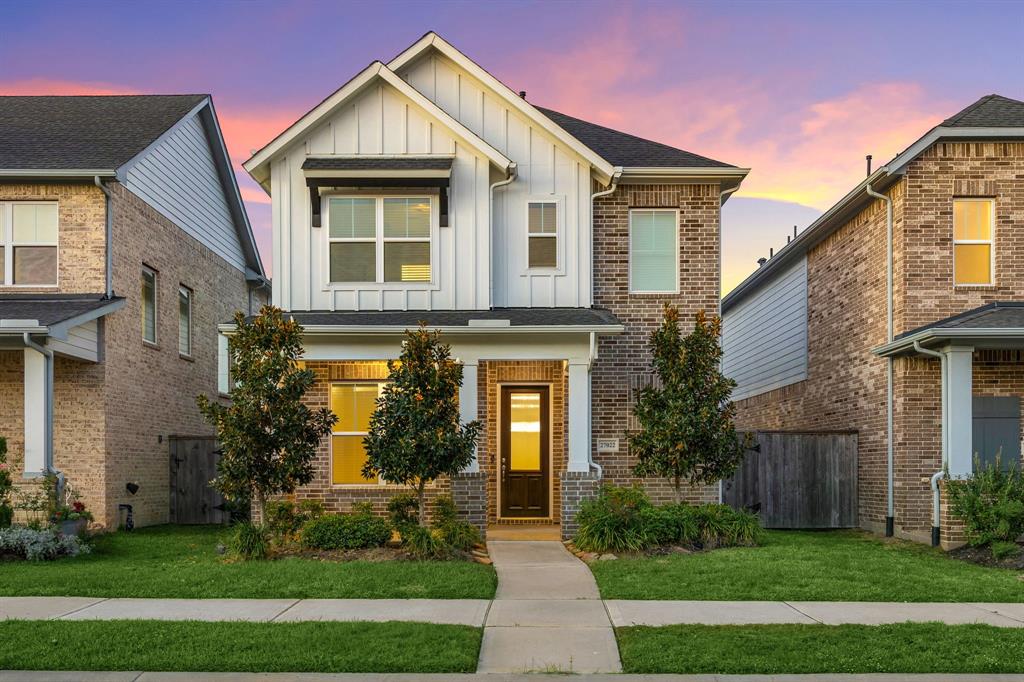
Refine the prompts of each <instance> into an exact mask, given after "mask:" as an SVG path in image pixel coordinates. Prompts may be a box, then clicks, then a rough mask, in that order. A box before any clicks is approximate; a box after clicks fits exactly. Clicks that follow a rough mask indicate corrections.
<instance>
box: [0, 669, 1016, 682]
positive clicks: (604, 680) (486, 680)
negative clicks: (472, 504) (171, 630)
mask: <svg viewBox="0 0 1024 682" xmlns="http://www.w3.org/2000/svg"><path fill="white" fill-rule="evenodd" d="M545 677H554V674H551V675H537V674H522V673H520V674H500V673H495V674H476V675H452V674H430V675H427V674H400V673H383V674H382V673H335V674H329V673H194V672H186V673H142V672H130V671H129V672H38V671H19V670H8V671H2V670H0V682H249V681H250V680H252V681H253V682H257V681H258V682H446V681H447V680H454V681H455V682H536V680H537V679H538V678H545ZM558 679H565V676H564V675H559V676H558ZM572 679H573V680H574V681H575V680H580V681H581V682H947V681H949V682H1024V675H998V674H995V675H973V674H948V673H942V674H913V675H911V674H828V675H596V674H594V675H578V676H574V677H573V678H572Z"/></svg>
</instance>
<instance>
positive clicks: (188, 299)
mask: <svg viewBox="0 0 1024 682" xmlns="http://www.w3.org/2000/svg"><path fill="white" fill-rule="evenodd" d="M178 352H179V353H180V354H182V355H185V356H188V357H191V356H192V290H191V289H189V288H188V287H186V286H179V287H178Z"/></svg>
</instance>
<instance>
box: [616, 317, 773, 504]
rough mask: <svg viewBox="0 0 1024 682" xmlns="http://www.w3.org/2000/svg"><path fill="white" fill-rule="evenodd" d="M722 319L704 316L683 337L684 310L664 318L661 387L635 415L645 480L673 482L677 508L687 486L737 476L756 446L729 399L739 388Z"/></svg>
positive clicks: (658, 353) (642, 398)
mask: <svg viewBox="0 0 1024 682" xmlns="http://www.w3.org/2000/svg"><path fill="white" fill-rule="evenodd" d="M720 333H721V321H720V320H719V318H717V317H714V316H712V317H710V318H709V317H708V316H707V315H705V313H704V311H700V312H699V313H697V319H696V325H695V326H694V329H693V331H692V332H690V333H689V334H687V335H686V336H683V335H682V333H681V332H680V329H679V310H678V309H677V308H675V307H673V306H671V305H667V304H666V305H665V313H664V320H663V321H662V324H661V326H660V327H659V328H658V329H657V330H655V331H654V332H653V333H652V334H651V340H650V346H651V351H652V353H653V365H654V371H655V374H656V376H657V378H658V381H656V382H653V383H652V384H651V385H649V386H646V387H644V388H642V389H640V391H639V394H638V396H637V400H636V405H635V406H634V408H633V414H634V415H635V416H636V419H637V422H639V425H640V429H639V431H637V432H636V433H632V434H629V435H628V440H629V446H630V450H631V451H632V452H633V454H634V455H636V457H637V463H636V467H635V468H634V471H635V473H636V475H638V476H653V477H658V478H665V479H668V481H669V483H671V485H672V488H673V490H674V492H675V499H676V502H680V501H681V500H682V485H683V483H684V482H688V483H691V484H695V485H700V484H709V483H714V482H716V481H719V480H721V479H723V478H727V477H729V476H731V475H732V474H733V472H735V471H736V468H737V467H738V466H739V465H740V462H742V460H743V456H744V455H745V453H746V451H747V450H749V449H750V448H751V446H752V442H753V438H752V436H751V435H750V434H744V435H743V436H742V437H741V436H740V435H739V434H737V432H736V429H735V428H734V426H733V418H734V416H735V413H736V408H735V406H734V405H733V403H732V401H731V400H730V398H729V396H730V395H731V393H732V389H733V388H735V387H736V382H734V381H732V380H731V379H728V378H726V377H725V376H724V375H723V374H722V372H721V369H720V362H721V359H722V348H721V346H720V345H719V343H718V339H719V335H720Z"/></svg>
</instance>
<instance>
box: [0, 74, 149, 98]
mask: <svg viewBox="0 0 1024 682" xmlns="http://www.w3.org/2000/svg"><path fill="white" fill-rule="evenodd" d="M134 94H138V90H135V89H134V88H129V87H126V86H123V85H118V84H115V83H104V82H100V81H95V82H85V81H82V82H78V81H64V80H54V79H50V78H27V79H24V80H16V81H0V95H134Z"/></svg>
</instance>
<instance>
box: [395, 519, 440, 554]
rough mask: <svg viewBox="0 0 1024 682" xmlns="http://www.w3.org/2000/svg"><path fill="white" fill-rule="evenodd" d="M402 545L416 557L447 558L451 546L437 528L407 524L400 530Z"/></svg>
mask: <svg viewBox="0 0 1024 682" xmlns="http://www.w3.org/2000/svg"><path fill="white" fill-rule="evenodd" d="M402 546H403V547H405V549H406V550H407V551H408V552H409V553H410V554H412V555H413V556H414V557H416V558H417V559H448V558H450V557H451V555H452V546H451V545H450V544H448V543H447V542H446V541H445V538H444V536H443V535H442V534H441V531H440V530H438V529H437V528H424V527H423V526H420V525H413V526H407V527H406V528H405V530H403V531H402Z"/></svg>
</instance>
